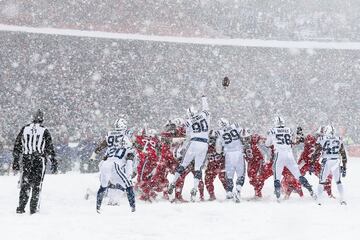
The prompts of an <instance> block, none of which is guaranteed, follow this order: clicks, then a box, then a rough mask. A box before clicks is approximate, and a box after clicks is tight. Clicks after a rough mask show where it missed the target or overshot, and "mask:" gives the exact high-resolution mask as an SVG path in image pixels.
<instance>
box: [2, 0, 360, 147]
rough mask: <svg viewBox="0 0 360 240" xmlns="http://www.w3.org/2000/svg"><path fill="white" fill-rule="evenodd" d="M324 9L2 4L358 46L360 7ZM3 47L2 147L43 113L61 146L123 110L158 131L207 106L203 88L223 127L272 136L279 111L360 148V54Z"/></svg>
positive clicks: (14, 39)
mask: <svg viewBox="0 0 360 240" xmlns="http://www.w3.org/2000/svg"><path fill="white" fill-rule="evenodd" d="M80 2H81V3H80ZM234 2H236V5H231V3H234ZM306 2H308V1H306ZM316 2H317V3H316V4H315V3H313V4H312V5H311V4H310V5H309V6H302V5H298V6H295V5H294V6H293V5H291V4H290V1H280V0H279V1H271V5H269V4H270V2H269V3H262V2H261V1H246V0H239V1H226V0H223V1H204V0H202V1H191V2H189V1H186V4H185V2H183V1H176V3H177V4H178V5H179V6H178V5H175V2H174V3H173V1H168V2H166V1H161V4H162V5H159V4H160V3H159V1H138V0H136V1H113V0H107V1H70V0H65V1H49V0H42V1H33V0H28V1H21V0H12V1H6V0H5V1H0V7H1V9H2V10H1V13H0V23H1V24H17V25H28V26H42V27H44V26H46V27H62V28H63V27H65V28H78V29H92V30H106V31H116V32H131V33H135V32H136V33H143V34H160V35H177V36H178V35H181V36H201V37H211V36H216V37H234V38H235V37H239V38H264V39H283V40H286V39H293V40H299V39H302V40H303V39H307V38H306V37H304V35H303V34H299V33H301V32H302V33H304V32H309V33H310V32H312V33H311V34H313V35H311V36H312V37H314V38H323V39H336V40H346V39H349V40H359V36H358V35H357V34H358V32H359V31H358V29H357V27H358V26H357V24H355V22H356V21H355V20H356V19H355V16H354V15H355V14H353V12H352V11H355V10H356V7H357V5H358V4H355V3H354V7H353V8H345V7H339V8H338V9H335V8H331V7H330V6H335V1H316ZM326 3H328V6H327V7H324V8H322V7H323V6H325V5H326ZM315 5H316V6H315ZM286 6H288V7H289V8H286ZM290 6H293V8H291V7H290ZM301 7H303V9H306V11H305V10H304V11H301V10H302V8H301ZM312 7H317V10H316V11H310V10H311V9H312ZM39 9H42V10H41V11H40V10H39ZM94 9H96V11H95V10H94ZM260 9H261V11H260ZM313 10H314V9H313ZM336 10H337V11H338V12H337V13H336V14H334V12H333V11H336ZM39 11H40V12H39ZM172 11H173V12H172ZM346 11H350V12H346ZM84 12H87V13H88V15H84ZM170 12H171V14H170ZM126 13H127V14H126ZM272 14H273V15H272ZM275 16H276V17H275ZM309 16H310V17H309ZM316 19H317V20H316ZM335 23H336V24H335ZM238 24H240V25H238ZM239 26H240V27H239ZM182 30H183V31H182ZM343 31H344V32H343ZM0 42H1V45H0V63H1V69H0V87H1V94H0V103H1V118H0V140H1V142H2V146H5V149H10V148H11V147H12V144H13V141H14V139H15V137H16V136H15V134H16V133H17V132H18V131H19V128H20V127H21V126H22V125H24V124H25V123H26V122H28V121H29V120H30V119H31V116H30V115H31V112H33V110H34V109H37V108H39V107H40V108H42V109H43V110H44V111H45V113H46V118H45V125H46V126H47V127H49V128H50V130H51V131H52V132H53V135H54V136H59V137H58V139H56V140H55V143H58V144H59V145H61V144H63V143H64V142H76V143H79V142H81V141H83V140H84V139H89V142H95V141H97V140H98V139H99V138H100V136H103V135H104V134H105V132H106V131H107V129H108V128H109V127H111V125H112V122H113V121H114V119H116V118H118V116H119V115H121V114H126V115H127V116H128V118H129V119H128V122H129V124H130V125H132V126H134V127H142V126H144V125H145V124H147V125H149V126H151V127H152V128H155V129H157V130H158V131H161V129H162V126H163V125H164V124H165V122H166V121H167V120H169V119H171V118H174V117H182V116H185V108H186V107H188V106H189V105H196V104H198V101H199V97H200V96H201V94H202V93H203V92H206V93H207V96H208V97H209V103H210V108H211V112H212V113H213V115H212V117H213V119H214V121H215V120H216V119H218V118H220V117H222V116H224V117H226V118H229V119H231V120H236V121H239V122H240V123H242V124H243V125H245V126H246V127H251V128H252V129H253V130H254V131H255V132H258V133H260V134H266V131H267V129H268V128H269V127H270V126H271V124H272V122H271V119H272V118H273V116H274V114H278V113H281V115H282V116H283V117H284V118H285V119H286V120H287V122H288V123H289V124H290V125H291V126H292V127H296V126H302V127H303V128H304V131H305V132H310V131H313V130H314V129H315V128H317V127H318V126H319V125H321V124H328V123H329V122H332V123H333V124H334V126H336V127H338V128H340V129H343V130H342V131H345V130H346V136H347V137H348V138H349V143H353V142H355V143H359V142H360V135H359V126H358V124H356V123H357V121H358V119H359V118H360V116H359V114H360V113H359V111H358V110H359V109H360V98H359V97H358V92H359V91H360V89H359V84H358V79H357V77H358V76H359V74H360V61H359V59H358V53H357V52H356V51H351V50H325V49H324V50H316V49H277V48H249V47H236V48H235V47H221V46H205V45H192V44H175V43H162V42H147V41H132V40H111V39H106V40H104V39H95V38H92V39H90V38H81V37H80V38H79V37H65V36H52V35H38V34H23V33H10V32H1V33H0ZM224 76H228V77H229V78H230V80H231V84H230V87H229V88H227V89H223V88H222V86H221V81H222V79H223V78H224ZM65 138H67V139H66V140H65ZM64 151H66V150H64Z"/></svg>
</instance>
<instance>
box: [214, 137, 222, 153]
mask: <svg viewBox="0 0 360 240" xmlns="http://www.w3.org/2000/svg"><path fill="white" fill-rule="evenodd" d="M215 135H216V142H215V151H216V153H217V154H221V153H222V152H223V141H222V137H221V135H220V133H219V132H216V133H215Z"/></svg>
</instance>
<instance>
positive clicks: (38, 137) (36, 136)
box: [22, 123, 47, 154]
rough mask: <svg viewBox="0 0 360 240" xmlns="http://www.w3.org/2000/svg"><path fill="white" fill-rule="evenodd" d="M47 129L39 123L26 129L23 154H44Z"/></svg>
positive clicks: (23, 137)
mask: <svg viewBox="0 0 360 240" xmlns="http://www.w3.org/2000/svg"><path fill="white" fill-rule="evenodd" d="M45 131H47V130H46V128H44V127H43V126H41V125H40V124H38V123H31V124H29V125H27V126H25V127H24V130H23V136H22V146H23V154H32V153H34V152H38V153H41V154H42V153H43V152H44V149H45V139H44V136H45V135H44V134H45Z"/></svg>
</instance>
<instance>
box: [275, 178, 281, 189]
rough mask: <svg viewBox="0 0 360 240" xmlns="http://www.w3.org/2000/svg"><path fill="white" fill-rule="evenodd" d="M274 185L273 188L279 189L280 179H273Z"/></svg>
mask: <svg viewBox="0 0 360 240" xmlns="http://www.w3.org/2000/svg"><path fill="white" fill-rule="evenodd" d="M274 187H275V189H280V188H281V184H280V180H275V181H274Z"/></svg>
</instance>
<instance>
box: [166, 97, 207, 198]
mask: <svg viewBox="0 0 360 240" xmlns="http://www.w3.org/2000/svg"><path fill="white" fill-rule="evenodd" d="M201 100H202V111H201V112H199V113H198V112H197V111H196V110H195V108H193V107H190V108H188V109H187V115H188V119H187V120H186V121H185V123H184V125H185V127H186V139H187V140H186V141H187V147H186V151H185V155H184V158H183V161H182V162H181V164H180V165H179V167H178V168H177V169H176V173H175V177H174V179H173V181H172V182H171V184H170V185H169V188H168V193H169V194H172V192H173V190H174V188H175V183H176V181H177V180H178V178H179V177H180V175H181V174H182V173H183V172H184V171H185V168H186V167H187V166H188V165H189V164H190V163H191V162H192V161H193V160H194V161H195V166H194V170H195V172H194V188H193V189H192V190H191V199H192V200H193V201H194V198H195V196H196V193H197V189H198V186H199V182H200V179H201V178H202V172H201V169H202V166H203V165H204V162H205V157H206V153H207V150H208V140H209V124H210V113H209V112H208V110H209V106H208V103H207V98H206V97H205V96H202V98H201Z"/></svg>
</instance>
